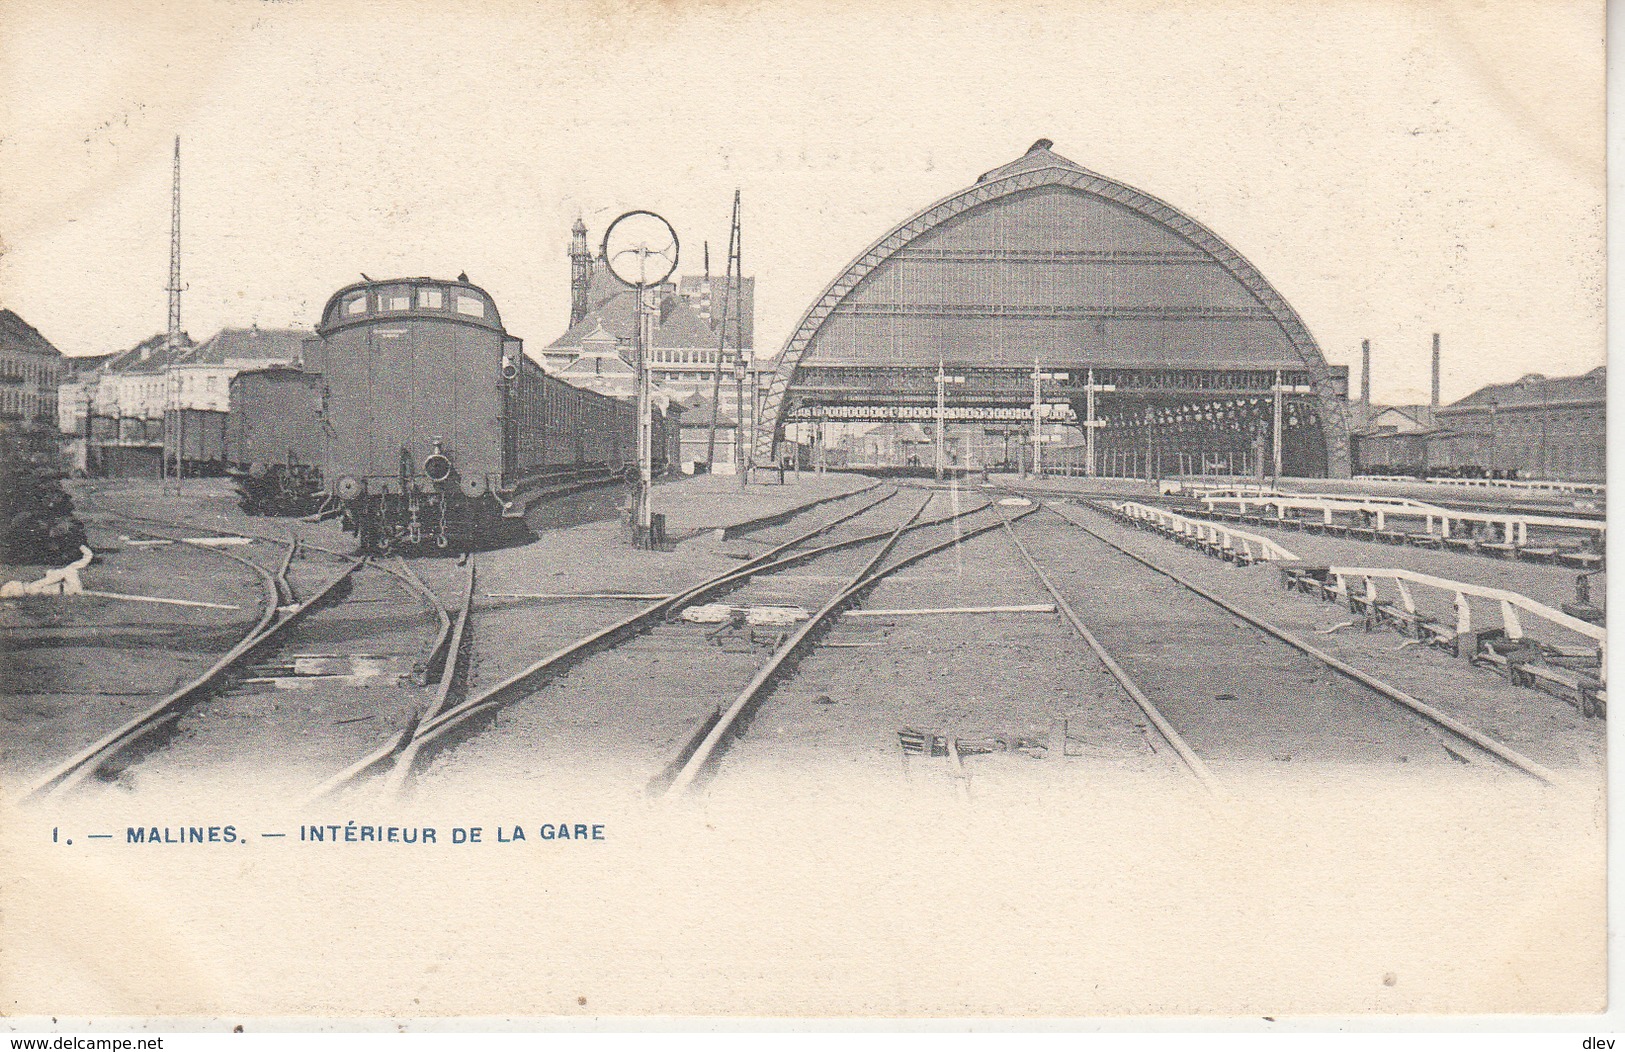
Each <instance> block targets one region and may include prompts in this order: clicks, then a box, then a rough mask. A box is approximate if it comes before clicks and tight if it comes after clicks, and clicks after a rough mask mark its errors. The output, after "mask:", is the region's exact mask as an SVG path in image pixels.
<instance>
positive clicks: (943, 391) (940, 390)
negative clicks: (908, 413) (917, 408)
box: [936, 358, 948, 482]
mask: <svg viewBox="0 0 1625 1052" xmlns="http://www.w3.org/2000/svg"><path fill="white" fill-rule="evenodd" d="M947 419H948V374H947V373H946V372H944V371H943V367H942V359H941V358H938V359H937V442H936V454H937V455H936V463H937V481H938V482H941V481H942V426H943V424H945V423H946V422H947Z"/></svg>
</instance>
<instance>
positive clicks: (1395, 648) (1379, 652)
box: [1066, 507, 1605, 780]
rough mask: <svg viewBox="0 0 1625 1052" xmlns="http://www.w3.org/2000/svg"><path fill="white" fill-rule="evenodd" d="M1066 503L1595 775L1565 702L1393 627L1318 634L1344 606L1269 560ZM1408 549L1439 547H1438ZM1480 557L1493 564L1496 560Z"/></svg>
mask: <svg viewBox="0 0 1625 1052" xmlns="http://www.w3.org/2000/svg"><path fill="white" fill-rule="evenodd" d="M1066 510H1067V512H1068V514H1071V515H1074V516H1076V517H1078V518H1079V519H1080V520H1081V521H1085V522H1087V523H1088V524H1089V526H1090V527H1091V528H1092V529H1094V530H1096V531H1097V532H1099V533H1100V534H1101V535H1103V536H1105V537H1107V538H1109V539H1111V540H1112V541H1114V542H1116V543H1118V544H1121V545H1123V546H1124V547H1125V548H1127V549H1129V550H1130V551H1133V552H1136V553H1137V554H1140V555H1143V556H1145V557H1146V558H1148V559H1151V560H1152V561H1154V562H1156V563H1158V564H1159V565H1161V566H1165V567H1167V568H1169V569H1171V570H1174V571H1175V572H1177V573H1180V574H1182V575H1185V576H1187V577H1188V578H1189V579H1191V580H1194V581H1196V582H1198V583H1200V584H1202V586H1203V587H1205V588H1208V589H1209V590H1211V591H1213V592H1214V593H1216V594H1218V595H1220V596H1222V597H1224V598H1225V599H1228V600H1230V601H1231V602H1234V603H1236V604H1237V605H1238V606H1240V607H1242V608H1243V609H1245V610H1248V611H1250V612H1252V613H1255V614H1258V615H1260V616H1263V617H1265V618H1266V619H1268V620H1270V621H1273V622H1274V623H1275V624H1277V625H1279V626H1281V627H1282V628H1284V629H1286V630H1287V631H1289V632H1292V633H1293V634H1295V635H1297V636H1298V637H1299V638H1302V639H1304V640H1306V641H1309V642H1311V643H1313V645H1315V646H1318V647H1320V648H1321V649H1323V650H1325V651H1327V652H1328V653H1330V654H1332V655H1333V656H1334V657H1337V658H1339V659H1340V660H1343V661H1346V662H1348V663H1349V664H1351V665H1353V666H1355V667H1356V668H1359V669H1361V670H1363V671H1365V672H1368V673H1370V674H1372V675H1374V676H1376V677H1378V678H1379V679H1383V680H1386V681H1387V682H1389V683H1391V684H1393V685H1394V686H1397V687H1399V688H1400V689H1402V690H1405V691H1407V692H1409V693H1410V694H1412V695H1413V696H1415V697H1417V698H1419V699H1421V700H1422V701H1425V702H1427V703H1429V704H1431V705H1434V706H1436V707H1438V708H1439V709H1441V710H1443V711H1444V712H1446V713H1447V714H1449V715H1451V716H1453V717H1456V718H1458V719H1460V720H1462V721H1463V722H1464V723H1466V724H1468V725H1469V726H1472V727H1475V728H1476V729H1478V730H1480V731H1483V732H1484V733H1486V734H1489V735H1491V736H1492V737H1494V738H1497V739H1498V740H1500V741H1502V742H1504V743H1506V744H1507V745H1510V746H1512V747H1513V748H1515V749H1517V750H1519V751H1520V752H1522V753H1524V754H1525V755H1526V756H1529V757H1530V758H1531V759H1534V760H1536V761H1537V762H1539V763H1542V764H1544V765H1546V766H1548V767H1551V768H1554V769H1556V770H1559V771H1560V772H1566V773H1568V774H1570V775H1573V776H1576V777H1582V778H1585V779H1588V780H1589V779H1600V778H1601V777H1602V775H1603V762H1604V744H1605V742H1604V739H1605V724H1604V721H1602V720H1595V719H1592V720H1587V719H1584V718H1582V717H1581V716H1580V714H1579V712H1578V711H1577V710H1576V709H1575V708H1574V707H1573V706H1572V705H1569V704H1568V703H1567V702H1564V701H1561V700H1559V699H1557V698H1554V697H1552V696H1550V695H1548V694H1544V693H1541V692H1539V691H1535V690H1529V689H1524V688H1518V687H1512V686H1510V685H1509V684H1508V683H1507V682H1506V681H1505V680H1503V679H1501V678H1500V677H1499V676H1497V675H1495V674H1494V673H1493V672H1491V671H1489V670H1488V669H1482V668H1475V667H1473V666H1471V665H1469V664H1468V663H1467V662H1466V661H1464V660H1460V659H1457V658H1453V657H1451V656H1450V655H1449V654H1447V653H1444V652H1442V651H1438V650H1433V649H1429V648H1423V647H1416V646H1410V647H1405V648H1404V649H1403V650H1402V649H1400V647H1401V645H1402V643H1403V642H1404V640H1402V639H1401V637H1399V636H1398V635H1397V634H1395V633H1393V632H1391V631H1387V630H1378V631H1374V632H1370V633H1367V632H1364V631H1362V630H1361V629H1360V628H1359V627H1357V626H1355V627H1347V628H1342V629H1339V630H1337V631H1333V632H1330V633H1327V634H1321V633H1320V632H1319V631H1318V630H1320V629H1327V628H1331V627H1332V626H1335V625H1338V624H1343V623H1346V622H1348V621H1349V620H1350V617H1349V614H1348V611H1347V610H1345V609H1343V608H1341V607H1337V606H1333V605H1331V604H1329V603H1324V602H1321V601H1320V600H1317V599H1311V598H1309V597H1308V596H1304V595H1301V594H1299V593H1296V592H1287V591H1284V590H1283V589H1282V588H1281V587H1280V579H1279V573H1278V571H1277V570H1276V569H1275V567H1273V566H1269V565H1267V564H1259V565H1255V566H1251V567H1237V566H1232V565H1231V564H1229V563H1226V562H1223V561H1221V560H1218V559H1214V558H1211V557H1209V556H1206V555H1203V554H1201V553H1200V552H1196V551H1194V550H1192V549H1188V548H1185V547H1183V546H1181V545H1178V544H1175V543H1174V542H1172V541H1170V540H1167V539H1166V538H1163V537H1160V536H1157V535H1155V534H1150V533H1146V532H1142V531H1139V530H1133V529H1129V528H1127V527H1125V526H1122V525H1120V524H1118V523H1116V522H1115V521H1113V520H1112V519H1110V518H1109V517H1107V516H1105V515H1101V514H1099V513H1097V512H1093V511H1089V510H1086V509H1082V508H1077V507H1069V508H1067V509H1066ZM1393 550H1394V551H1395V552H1396V553H1398V552H1399V551H1400V550H1399V549H1393ZM1415 554H1418V555H1434V556H1440V557H1442V553H1428V552H1420V551H1418V552H1416V553H1415ZM1484 562H1487V563H1490V566H1491V567H1492V568H1493V567H1494V566H1496V565H1497V564H1495V563H1491V562H1490V561H1489V560H1484ZM1509 568H1510V567H1509ZM1528 569H1540V568H1536V567H1530V568H1528Z"/></svg>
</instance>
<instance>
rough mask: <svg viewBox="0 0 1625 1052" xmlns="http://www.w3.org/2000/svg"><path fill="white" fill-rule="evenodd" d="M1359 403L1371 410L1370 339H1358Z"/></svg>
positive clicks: (1367, 410) (1368, 410)
mask: <svg viewBox="0 0 1625 1052" xmlns="http://www.w3.org/2000/svg"><path fill="white" fill-rule="evenodd" d="M1360 404H1361V405H1363V406H1365V408H1366V412H1367V413H1368V414H1369V413H1370V411H1371V341H1370V340H1361V341H1360Z"/></svg>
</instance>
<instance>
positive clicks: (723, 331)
mask: <svg viewBox="0 0 1625 1052" xmlns="http://www.w3.org/2000/svg"><path fill="white" fill-rule="evenodd" d="M710 259H711V255H710V248H709V246H707V249H706V266H705V271H706V280H707V283H709V281H710V273H711V263H710ZM739 266H740V263H739V191H738V190H735V191H734V211H733V220H732V222H731V223H730V224H729V226H728V269H727V275H726V277H724V278H723V293H722V313H721V315H719V316H718V317H717V360H716V365H715V368H714V369H713V370H712V372H711V426H710V428H709V430H708V431H707V433H706V437H705V465H706V470H707V471H714V470H715V467H716V456H717V416H718V414H720V413H721V412H722V402H721V398H722V359H723V352H724V350H725V349H726V347H727V345H728V308H729V306H730V305H732V306H733V308H734V316H735V318H736V319H738V318H739V316H740V313H741V312H740V306H741V305H740V304H739V303H738V302H737V301H736V296H737V295H738V292H737V291H736V288H737V287H739V286H742V285H743V283H744V279H743V278H742V277H741V276H740V273H739ZM743 332H744V326H743V323H742V322H738V321H736V324H735V329H734V353H735V354H736V355H741V356H742V355H743V354H744V345H743ZM742 360H743V359H742V358H741V361H742ZM735 372H736V373H737V372H738V370H737V368H736V370H735ZM743 396H744V385H743V384H741V385H740V399H739V404H738V405H737V406H735V407H734V416H735V417H736V420H735V421H734V470H735V471H742V470H743V469H744V451H745V405H744V400H743Z"/></svg>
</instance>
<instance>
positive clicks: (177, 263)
mask: <svg viewBox="0 0 1625 1052" xmlns="http://www.w3.org/2000/svg"><path fill="white" fill-rule="evenodd" d="M180 342H181V137H180V136H179V135H177V136H175V183H174V189H173V190H171V192H170V212H169V337H168V339H167V340H166V341H165V343H166V346H167V347H168V349H169V352H170V354H171V355H172V356H173V354H174V353H175V349H176V348H177V347H179V346H180Z"/></svg>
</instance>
